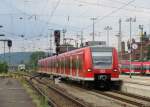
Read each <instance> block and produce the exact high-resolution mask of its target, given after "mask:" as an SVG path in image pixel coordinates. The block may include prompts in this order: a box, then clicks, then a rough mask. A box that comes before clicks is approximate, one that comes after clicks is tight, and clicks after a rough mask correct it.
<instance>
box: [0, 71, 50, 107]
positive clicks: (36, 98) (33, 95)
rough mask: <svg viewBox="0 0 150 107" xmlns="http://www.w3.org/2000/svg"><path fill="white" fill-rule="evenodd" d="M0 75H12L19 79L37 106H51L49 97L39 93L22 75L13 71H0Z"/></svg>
mask: <svg viewBox="0 0 150 107" xmlns="http://www.w3.org/2000/svg"><path fill="white" fill-rule="evenodd" d="M0 76H5V77H12V78H15V79H18V80H19V81H20V83H21V84H22V86H23V87H24V88H25V90H26V92H27V93H28V94H29V96H30V97H31V99H32V101H33V103H35V104H36V107H49V105H48V104H47V99H46V98H45V97H43V96H41V95H39V94H38V93H37V92H36V91H35V90H34V89H33V88H32V87H31V86H30V85H29V84H28V82H27V81H25V80H24V79H23V78H21V77H20V76H18V75H16V74H13V73H9V72H8V73H0Z"/></svg>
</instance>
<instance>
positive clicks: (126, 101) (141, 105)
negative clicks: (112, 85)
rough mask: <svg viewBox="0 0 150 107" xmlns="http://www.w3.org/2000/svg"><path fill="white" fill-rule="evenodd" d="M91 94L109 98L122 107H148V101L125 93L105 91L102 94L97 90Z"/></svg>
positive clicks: (149, 103)
mask: <svg viewBox="0 0 150 107" xmlns="http://www.w3.org/2000/svg"><path fill="white" fill-rule="evenodd" d="M93 92H95V93H98V94H100V95H103V96H106V97H108V98H110V100H114V101H115V102H117V103H120V104H121V105H124V106H125V107H126V106H127V107H128V106H129V107H150V99H149V98H145V97H141V96H136V95H131V94H127V93H122V92H118V91H107V92H102V91H98V90H93Z"/></svg>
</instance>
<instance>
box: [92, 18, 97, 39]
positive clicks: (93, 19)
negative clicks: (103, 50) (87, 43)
mask: <svg viewBox="0 0 150 107" xmlns="http://www.w3.org/2000/svg"><path fill="white" fill-rule="evenodd" d="M96 19H97V18H91V20H92V21H93V33H92V36H93V41H95V20H96Z"/></svg>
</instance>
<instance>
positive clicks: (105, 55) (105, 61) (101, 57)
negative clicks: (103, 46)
mask: <svg viewBox="0 0 150 107" xmlns="http://www.w3.org/2000/svg"><path fill="white" fill-rule="evenodd" d="M92 57H93V65H94V67H95V68H111V67H112V52H92Z"/></svg>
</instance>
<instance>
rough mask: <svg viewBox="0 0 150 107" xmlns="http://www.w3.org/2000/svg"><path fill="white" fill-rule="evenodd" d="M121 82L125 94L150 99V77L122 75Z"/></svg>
mask: <svg viewBox="0 0 150 107" xmlns="http://www.w3.org/2000/svg"><path fill="white" fill-rule="evenodd" d="M120 80H122V86H121V90H122V91H123V92H126V93H132V94H136V95H141V96H145V97H150V77H145V76H132V78H130V77H129V75H120Z"/></svg>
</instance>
